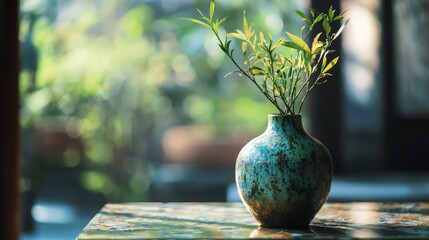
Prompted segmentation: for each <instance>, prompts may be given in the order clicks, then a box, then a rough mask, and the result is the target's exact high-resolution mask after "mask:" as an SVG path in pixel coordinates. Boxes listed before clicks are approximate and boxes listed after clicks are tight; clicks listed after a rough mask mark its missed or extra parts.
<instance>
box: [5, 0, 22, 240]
mask: <svg viewBox="0 0 429 240" xmlns="http://www.w3.org/2000/svg"><path fill="white" fill-rule="evenodd" d="M18 16H19V1H17V0H7V1H0V36H1V37H0V56H1V58H2V59H1V60H2V61H1V64H0V79H1V87H0V99H1V100H0V109H1V115H0V139H1V140H0V161H1V163H0V164H1V167H0V179H1V180H0V194H1V195H0V211H1V214H0V219H1V220H0V221H1V223H2V224H1V225H0V226H1V227H0V239H8V240H9V239H11V240H13V239H18V238H19V219H20V218H19V189H18V179H19V134H18V133H19V117H18V108H19V93H18V76H19V54H18V53H19V44H18V26H19V24H18V22H19V19H18Z"/></svg>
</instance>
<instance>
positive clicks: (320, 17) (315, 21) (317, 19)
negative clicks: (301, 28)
mask: <svg viewBox="0 0 429 240" xmlns="http://www.w3.org/2000/svg"><path fill="white" fill-rule="evenodd" d="M322 19H323V14H319V15H318V16H317V17H316V19H314V22H313V24H316V23H318V22H320V21H321V20H322Z"/></svg>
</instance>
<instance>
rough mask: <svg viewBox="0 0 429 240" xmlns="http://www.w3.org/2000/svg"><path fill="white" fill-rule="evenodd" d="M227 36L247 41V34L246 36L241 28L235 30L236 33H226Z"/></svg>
mask: <svg viewBox="0 0 429 240" xmlns="http://www.w3.org/2000/svg"><path fill="white" fill-rule="evenodd" d="M226 36H227V37H232V38H236V39H240V40H243V41H247V39H246V36H244V34H243V33H242V32H241V31H239V30H237V32H235V33H228V34H226Z"/></svg>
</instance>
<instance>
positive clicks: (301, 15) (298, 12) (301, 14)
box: [295, 9, 311, 25]
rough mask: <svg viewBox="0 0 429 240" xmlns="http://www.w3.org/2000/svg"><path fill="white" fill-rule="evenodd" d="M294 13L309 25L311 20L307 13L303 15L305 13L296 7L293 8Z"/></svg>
mask: <svg viewBox="0 0 429 240" xmlns="http://www.w3.org/2000/svg"><path fill="white" fill-rule="evenodd" d="M295 13H296V14H298V15H299V16H300V17H301V18H302V19H303V20H304V22H306V23H307V24H308V25H311V20H310V18H308V16H307V15H305V13H303V12H301V11H299V10H298V9H295Z"/></svg>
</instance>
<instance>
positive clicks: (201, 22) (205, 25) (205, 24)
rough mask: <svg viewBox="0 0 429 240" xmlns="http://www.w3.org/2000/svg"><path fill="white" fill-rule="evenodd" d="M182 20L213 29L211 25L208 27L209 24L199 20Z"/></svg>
mask: <svg viewBox="0 0 429 240" xmlns="http://www.w3.org/2000/svg"><path fill="white" fill-rule="evenodd" d="M181 19H182V20H186V21H190V22H193V23H196V24H199V25H201V26H204V27H206V28H211V26H210V25H208V24H207V23H205V22H203V21H200V20H198V19H194V18H181Z"/></svg>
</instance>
